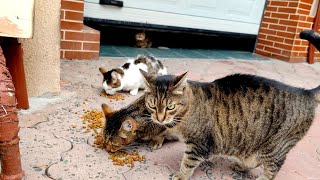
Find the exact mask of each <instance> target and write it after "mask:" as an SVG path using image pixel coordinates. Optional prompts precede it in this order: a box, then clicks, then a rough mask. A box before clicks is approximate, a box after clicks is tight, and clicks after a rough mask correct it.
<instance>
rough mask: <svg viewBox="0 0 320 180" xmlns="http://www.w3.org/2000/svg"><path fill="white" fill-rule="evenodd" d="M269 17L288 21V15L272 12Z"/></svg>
mask: <svg viewBox="0 0 320 180" xmlns="http://www.w3.org/2000/svg"><path fill="white" fill-rule="evenodd" d="M271 17H273V18H280V19H288V18H289V14H284V13H276V12H273V13H272V14H271Z"/></svg>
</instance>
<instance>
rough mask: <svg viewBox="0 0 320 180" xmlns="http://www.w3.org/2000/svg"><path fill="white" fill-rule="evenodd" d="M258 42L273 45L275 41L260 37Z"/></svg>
mask: <svg viewBox="0 0 320 180" xmlns="http://www.w3.org/2000/svg"><path fill="white" fill-rule="evenodd" d="M258 44H263V45H268V46H273V42H272V41H267V40H263V39H258Z"/></svg>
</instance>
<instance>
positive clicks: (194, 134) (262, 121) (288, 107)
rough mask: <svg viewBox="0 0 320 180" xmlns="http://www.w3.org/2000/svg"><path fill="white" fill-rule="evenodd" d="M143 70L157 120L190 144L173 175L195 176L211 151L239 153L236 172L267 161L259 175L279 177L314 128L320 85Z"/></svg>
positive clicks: (146, 98) (179, 176)
mask: <svg viewBox="0 0 320 180" xmlns="http://www.w3.org/2000/svg"><path fill="white" fill-rule="evenodd" d="M141 73H142V74H143V75H144V77H145V81H146V84H147V89H146V95H145V96H146V97H145V104H146V106H147V109H148V110H149V112H150V113H151V118H152V120H153V121H154V122H156V123H158V124H160V125H165V126H166V127H167V128H168V129H169V131H170V132H177V133H179V134H180V135H182V137H183V138H184V142H185V143H186V149H185V152H184V156H183V160H182V163H181V166H180V172H178V173H175V174H173V176H172V179H187V178H190V177H191V175H192V174H193V171H194V170H195V169H196V168H197V167H198V165H199V164H200V163H201V162H202V161H204V160H205V159H208V158H209V156H211V155H226V156H232V157H236V158H237V161H236V162H235V163H234V164H233V169H234V170H236V171H247V170H250V169H253V168H256V167H258V166H260V165H263V167H264V171H263V174H262V175H261V176H260V177H259V178H258V179H273V178H274V177H275V176H276V174H277V173H278V172H279V170H280V168H281V166H282V165H283V163H284V161H285V159H286V155H287V154H288V152H289V151H290V150H291V149H292V148H293V147H294V146H295V144H296V143H297V142H298V141H299V140H301V138H302V137H303V136H304V135H305V134H306V132H307V131H308V129H309V128H310V126H311V124H312V121H313V119H314V116H315V108H316V106H317V105H318V102H319V101H320V86H319V87H317V88H316V89H312V90H305V89H301V88H296V87H292V86H288V85H285V84H283V83H280V82H277V81H274V80H270V79H266V78H263V77H258V76H253V75H241V74H235V75H230V76H227V77H224V78H221V79H218V80H216V81H213V82H211V83H201V82H195V81H187V80H186V73H185V74H182V75H180V76H169V75H166V76H158V77H150V76H148V75H147V74H146V73H144V72H141Z"/></svg>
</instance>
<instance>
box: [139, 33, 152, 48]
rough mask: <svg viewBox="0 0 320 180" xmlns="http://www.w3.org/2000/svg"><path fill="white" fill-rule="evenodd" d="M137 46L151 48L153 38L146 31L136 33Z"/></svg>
mask: <svg viewBox="0 0 320 180" xmlns="http://www.w3.org/2000/svg"><path fill="white" fill-rule="evenodd" d="M135 38H136V47H138V48H150V47H151V46H152V42H151V40H150V39H149V38H148V37H147V35H146V33H145V32H144V31H143V32H140V33H137V34H136V35H135Z"/></svg>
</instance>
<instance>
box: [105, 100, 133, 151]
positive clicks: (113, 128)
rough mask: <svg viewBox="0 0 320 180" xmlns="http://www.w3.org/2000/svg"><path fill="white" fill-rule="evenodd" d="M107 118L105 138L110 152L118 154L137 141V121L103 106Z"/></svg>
mask: <svg viewBox="0 0 320 180" xmlns="http://www.w3.org/2000/svg"><path fill="white" fill-rule="evenodd" d="M102 110H103V113H104V114H105V117H106V123H105V127H104V129H103V137H104V141H105V147H106V150H107V151H108V152H110V151H111V152H116V151H118V150H119V149H121V148H123V147H124V146H126V145H128V144H130V143H132V142H134V141H135V140H136V131H137V127H138V124H137V121H136V120H135V119H133V118H132V117H128V116H127V115H126V113H122V111H121V110H120V111H118V112H115V111H114V110H113V109H112V108H111V107H110V106H108V105H106V104H102Z"/></svg>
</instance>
